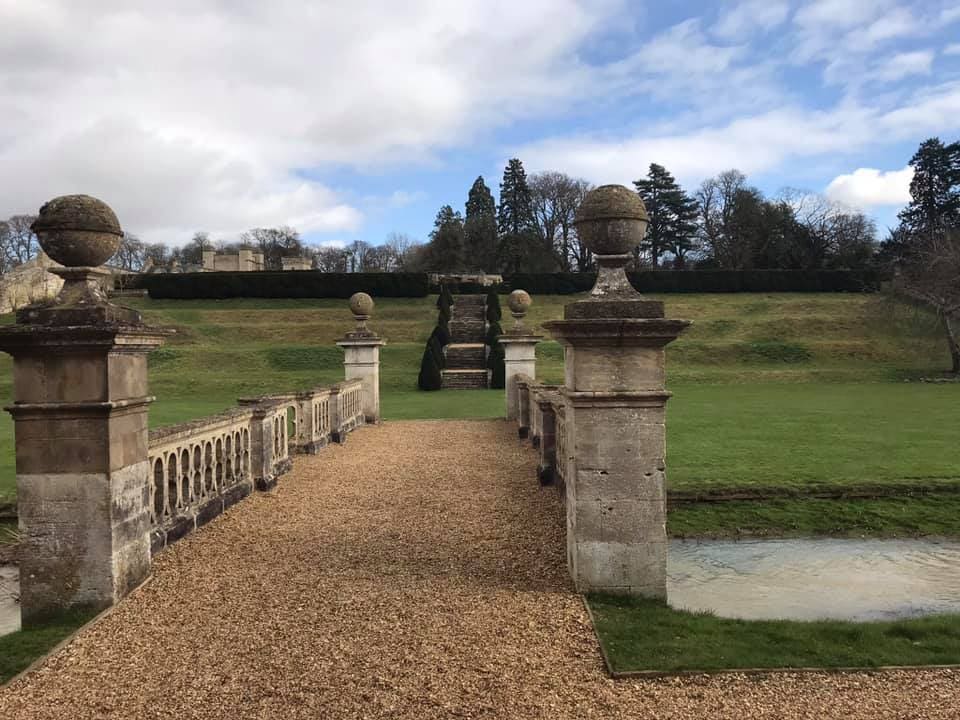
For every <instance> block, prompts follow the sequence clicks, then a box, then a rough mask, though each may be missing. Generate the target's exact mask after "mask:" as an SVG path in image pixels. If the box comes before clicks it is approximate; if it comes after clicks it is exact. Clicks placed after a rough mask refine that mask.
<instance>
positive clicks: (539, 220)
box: [529, 170, 592, 271]
mask: <svg viewBox="0 0 960 720" xmlns="http://www.w3.org/2000/svg"><path fill="white" fill-rule="evenodd" d="M529 184H530V197H531V204H532V208H533V216H534V222H535V224H536V229H537V235H538V236H539V237H540V241H541V242H542V243H544V244H545V245H547V246H549V247H552V248H553V250H554V253H555V254H556V256H557V258H558V259H559V261H560V267H561V269H563V270H564V271H569V270H570V269H571V266H572V264H573V263H574V262H575V263H576V264H577V266H578V269H581V270H583V269H586V268H585V267H582V265H584V264H588V263H589V261H590V258H589V252H587V251H586V249H585V248H581V247H579V243H578V242H577V239H576V237H575V236H576V233H575V231H574V229H573V219H574V217H575V216H576V214H577V208H578V207H580V203H581V202H582V201H583V197H584V195H586V194H587V193H588V192H589V191H590V188H591V187H592V186H591V185H590V183H589V182H587V181H586V180H580V179H577V178H573V177H570V176H569V175H567V174H566V173H562V172H556V171H553V170H551V171H547V172H541V173H536V174H534V175H533V176H531V178H530V181H529ZM574 245H577V247H574ZM584 255H586V262H583V260H584V258H583V256H584Z"/></svg>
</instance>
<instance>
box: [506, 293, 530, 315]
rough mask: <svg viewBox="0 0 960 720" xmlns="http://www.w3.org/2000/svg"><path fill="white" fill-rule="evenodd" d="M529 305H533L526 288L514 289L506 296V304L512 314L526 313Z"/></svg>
mask: <svg viewBox="0 0 960 720" xmlns="http://www.w3.org/2000/svg"><path fill="white" fill-rule="evenodd" d="M531 305H533V300H532V299H531V298H530V293H528V292H527V291H526V290H514V291H513V292H512V293H510V297H509V298H507V306H508V307H509V308H510V312H511V313H513V314H514V315H520V316H523V315H526V314H527V310H529V309H530V306H531Z"/></svg>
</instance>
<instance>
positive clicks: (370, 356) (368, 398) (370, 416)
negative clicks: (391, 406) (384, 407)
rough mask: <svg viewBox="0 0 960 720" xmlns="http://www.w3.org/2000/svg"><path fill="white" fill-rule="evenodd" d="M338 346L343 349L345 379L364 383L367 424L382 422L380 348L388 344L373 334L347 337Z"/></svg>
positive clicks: (364, 408)
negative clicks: (361, 336)
mask: <svg viewBox="0 0 960 720" xmlns="http://www.w3.org/2000/svg"><path fill="white" fill-rule="evenodd" d="M337 345H339V346H340V347H342V348H343V375H344V379H345V380H354V379H359V380H361V381H362V382H363V415H364V418H365V419H366V421H367V423H378V422H380V348H381V347H383V346H384V345H386V342H385V341H384V340H383V339H381V338H379V337H377V336H376V335H373V334H371V335H370V336H369V337H363V338H358V337H350V336H347V337H345V338H344V339H343V340H340V341H339V342H338V343H337Z"/></svg>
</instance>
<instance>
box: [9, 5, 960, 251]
mask: <svg viewBox="0 0 960 720" xmlns="http://www.w3.org/2000/svg"><path fill="white" fill-rule="evenodd" d="M958 39H960V2H956V1H951V2H947V1H945V0H944V1H941V0H917V1H916V2H908V1H906V0H869V1H867V0H740V1H739V2H737V1H733V2H723V3H716V2H708V1H706V0H702V1H700V2H679V1H678V2H671V3H665V2H653V1H652V0H649V1H647V0H521V1H518V0H504V1H500V0H484V1H483V2H466V1H459V0H403V2H397V1H396V0H384V1H378V0H350V2H336V1H333V0H327V1H321V0H315V1H314V2H295V1H293V0H271V2H261V1H259V0H257V1H255V0H163V2H157V0H149V1H146V2H141V1H138V0H82V1H78V0H0V169H2V180H0V216H6V215H9V214H13V213H18V212H35V211H36V210H37V208H39V206H40V205H41V204H42V203H43V202H44V201H45V200H47V199H49V198H51V197H53V196H55V195H60V194H65V193H75V192H84V193H88V194H92V195H96V196H98V197H101V198H102V199H104V200H106V201H107V202H108V203H110V204H111V205H112V206H113V207H114V209H115V210H116V211H117V214H118V215H119V217H120V220H121V223H122V224H123V225H124V227H125V228H126V229H128V230H131V231H133V232H136V233H138V234H139V235H140V236H141V237H142V238H144V239H146V240H148V241H166V242H172V243H182V242H184V241H185V240H187V239H189V236H190V235H191V234H192V232H193V231H195V230H201V229H203V230H208V231H210V232H211V233H212V234H213V236H214V237H215V238H223V239H233V238H235V237H236V235H237V234H238V233H239V232H240V231H242V230H244V229H246V228H249V227H253V226H268V225H275V224H281V223H284V224H291V225H294V226H295V227H297V228H298V229H300V230H301V232H302V233H304V234H305V235H306V236H307V238H308V239H309V240H311V241H314V242H318V243H334V242H342V241H347V240H352V239H358V238H359V239H363V240H366V241H368V242H371V243H378V242H381V241H382V240H383V239H384V237H385V236H386V234H387V233H388V232H390V231H398V232H406V233H409V234H411V235H413V236H414V237H417V238H423V237H424V236H425V235H426V234H427V233H428V232H429V229H430V227H431V224H432V221H433V217H434V215H435V214H436V211H437V209H438V207H439V206H440V205H442V204H445V203H450V204H452V205H453V206H454V207H459V208H462V206H463V202H464V200H465V199H466V192H467V189H468V188H469V186H470V184H471V183H472V181H473V179H474V178H475V177H476V176H477V175H478V174H482V175H484V177H486V178H487V181H488V184H490V185H491V187H493V188H494V191H496V188H497V183H498V182H499V180H500V175H501V173H502V168H503V165H504V162H505V161H506V159H507V158H509V157H513V156H516V157H520V158H521V159H522V160H523V161H524V164H525V166H526V168H527V171H528V172H533V171H537V170H544V169H555V170H562V171H565V172H568V173H571V174H574V175H578V176H582V177H585V178H587V179H588V180H591V181H593V182H596V183H605V182H620V183H629V182H630V181H632V180H634V179H635V178H637V177H639V176H641V175H642V174H644V173H645V171H646V168H647V166H648V165H649V163H651V162H658V163H661V164H663V165H666V167H667V168H668V169H669V170H671V171H672V172H673V173H674V174H675V175H676V176H677V177H678V178H679V179H680V180H681V182H683V183H684V184H685V185H686V186H688V187H689V189H691V190H692V189H693V188H694V187H695V186H696V184H698V183H699V182H700V181H701V180H703V178H705V177H708V176H710V175H713V174H715V173H717V172H720V171H722V170H725V169H727V168H731V167H736V168H739V169H740V170H742V171H743V172H745V173H747V174H748V176H749V177H750V179H751V180H752V182H753V183H754V184H756V185H757V186H759V187H760V188H762V189H763V190H764V191H767V192H769V193H775V192H777V190H779V189H780V188H782V187H785V186H791V187H796V188H802V189H808V190H816V191H825V192H827V193H828V194H829V195H831V196H832V197H834V198H836V199H838V200H842V201H844V202H847V203H849V204H852V205H855V206H858V207H860V208H863V209H864V210H866V211H868V212H869V213H871V214H872V215H873V216H874V217H876V218H877V220H878V222H879V224H880V225H881V228H883V227H884V226H886V225H887V224H889V223H891V222H892V221H893V218H894V216H895V214H896V210H897V209H898V208H899V207H900V206H901V205H902V204H903V202H904V201H905V199H906V198H907V197H908V195H907V187H908V184H909V180H910V173H909V169H907V168H906V165H907V161H908V160H909V159H910V156H911V155H912V153H913V151H914V150H915V149H916V147H917V145H918V144H919V143H920V141H922V140H923V139H925V138H927V137H930V136H933V135H939V136H941V137H942V138H943V139H945V140H947V139H951V140H952V139H957V138H958V137H960V42H958Z"/></svg>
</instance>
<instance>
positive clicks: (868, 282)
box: [432, 270, 887, 295]
mask: <svg viewBox="0 0 960 720" xmlns="http://www.w3.org/2000/svg"><path fill="white" fill-rule="evenodd" d="M627 275H628V277H629V278H630V282H631V283H632V284H633V286H634V287H635V288H637V290H639V291H640V292H649V293H736V292H875V291H877V290H879V289H880V283H881V282H882V281H883V280H886V279H887V277H886V276H885V275H884V274H883V273H881V272H879V271H876V270H641V271H637V272H630V273H627ZM595 280H596V274H595V273H573V272H571V273H512V274H508V275H504V276H503V284H501V285H498V286H496V288H495V289H496V290H497V291H498V292H501V293H507V292H510V291H511V290H514V289H517V288H519V289H522V290H526V291H527V292H529V293H532V294H534V295H571V294H573V293H580V292H587V291H588V290H590V288H592V287H593V283H594V281H595ZM454 290H455V292H457V293H459V294H479V293H487V292H489V291H490V288H489V287H484V286H481V285H478V284H476V283H462V284H460V285H458V286H456V287H455V288H454ZM432 291H434V292H435V290H432Z"/></svg>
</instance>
